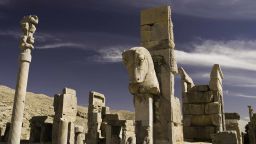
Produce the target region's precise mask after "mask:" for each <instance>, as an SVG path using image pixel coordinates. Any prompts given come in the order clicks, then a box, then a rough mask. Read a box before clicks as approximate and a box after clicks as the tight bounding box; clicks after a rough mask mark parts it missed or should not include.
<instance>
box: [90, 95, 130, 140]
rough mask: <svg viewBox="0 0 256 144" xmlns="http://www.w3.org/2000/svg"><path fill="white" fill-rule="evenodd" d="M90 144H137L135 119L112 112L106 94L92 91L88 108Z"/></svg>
mask: <svg viewBox="0 0 256 144" xmlns="http://www.w3.org/2000/svg"><path fill="white" fill-rule="evenodd" d="M86 143H88V144H135V129H134V121H133V120H127V119H125V118H120V117H119V116H118V114H111V113H110V111H109V107H106V106H105V96H104V95H103V94H101V93H98V92H94V91H91V92H90V95H89V109H88V133H87V135H86Z"/></svg>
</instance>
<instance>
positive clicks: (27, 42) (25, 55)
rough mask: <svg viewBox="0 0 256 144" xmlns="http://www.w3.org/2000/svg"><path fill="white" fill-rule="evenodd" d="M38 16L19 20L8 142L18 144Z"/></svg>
mask: <svg viewBox="0 0 256 144" xmlns="http://www.w3.org/2000/svg"><path fill="white" fill-rule="evenodd" d="M37 24H38V17H37V16H34V15H30V16H25V17H23V19H22V20H21V28H22V31H23V36H22V38H21V43H20V48H21V53H20V67H19V72H18V78H17V85H16V91H15V98H14V103H13V111H12V120H11V129H10V135H9V139H8V144H19V143H20V137H21V130H22V120H23V113H24V107H25V96H26V90H27V81H28V73H29V65H30V62H31V50H32V49H33V48H34V46H33V44H34V36H33V35H34V33H35V31H36V25H37Z"/></svg>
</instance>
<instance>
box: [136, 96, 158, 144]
mask: <svg viewBox="0 0 256 144" xmlns="http://www.w3.org/2000/svg"><path fill="white" fill-rule="evenodd" d="M141 97H144V98H145V99H144V100H141ZM134 107H135V122H136V129H135V133H136V142H137V143H138V144H141V143H145V142H146V143H147V144H153V96H150V95H149V96H143V95H138V94H137V95H135V96H134Z"/></svg>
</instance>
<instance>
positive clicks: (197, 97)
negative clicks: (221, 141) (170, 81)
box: [179, 65, 225, 142]
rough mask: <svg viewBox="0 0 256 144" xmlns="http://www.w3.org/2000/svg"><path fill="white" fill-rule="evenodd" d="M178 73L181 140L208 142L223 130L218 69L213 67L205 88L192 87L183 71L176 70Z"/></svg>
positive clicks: (220, 79)
mask: <svg viewBox="0 0 256 144" xmlns="http://www.w3.org/2000/svg"><path fill="white" fill-rule="evenodd" d="M179 73H180V75H181V83H182V84H181V86H182V102H183V124H184V128H183V131H184V138H185V139H186V140H188V141H192V142H193V141H194V142H196V141H206V142H211V141H212V136H213V135H214V134H215V133H217V132H221V131H224V130H225V116H224V113H223V112H224V110H223V96H222V95H223V93H222V79H223V74H222V72H221V70H220V67H219V65H214V66H213V69H212V72H211V80H210V84H209V85H194V83H193V80H192V79H191V77H190V76H189V75H188V74H187V73H186V72H185V70H184V69H183V68H179ZM216 80H217V81H216Z"/></svg>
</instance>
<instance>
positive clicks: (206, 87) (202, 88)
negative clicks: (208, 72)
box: [191, 85, 210, 92]
mask: <svg viewBox="0 0 256 144" xmlns="http://www.w3.org/2000/svg"><path fill="white" fill-rule="evenodd" d="M191 91H199V92H207V91H210V87H209V85H195V86H193V87H192V88H191Z"/></svg>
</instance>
